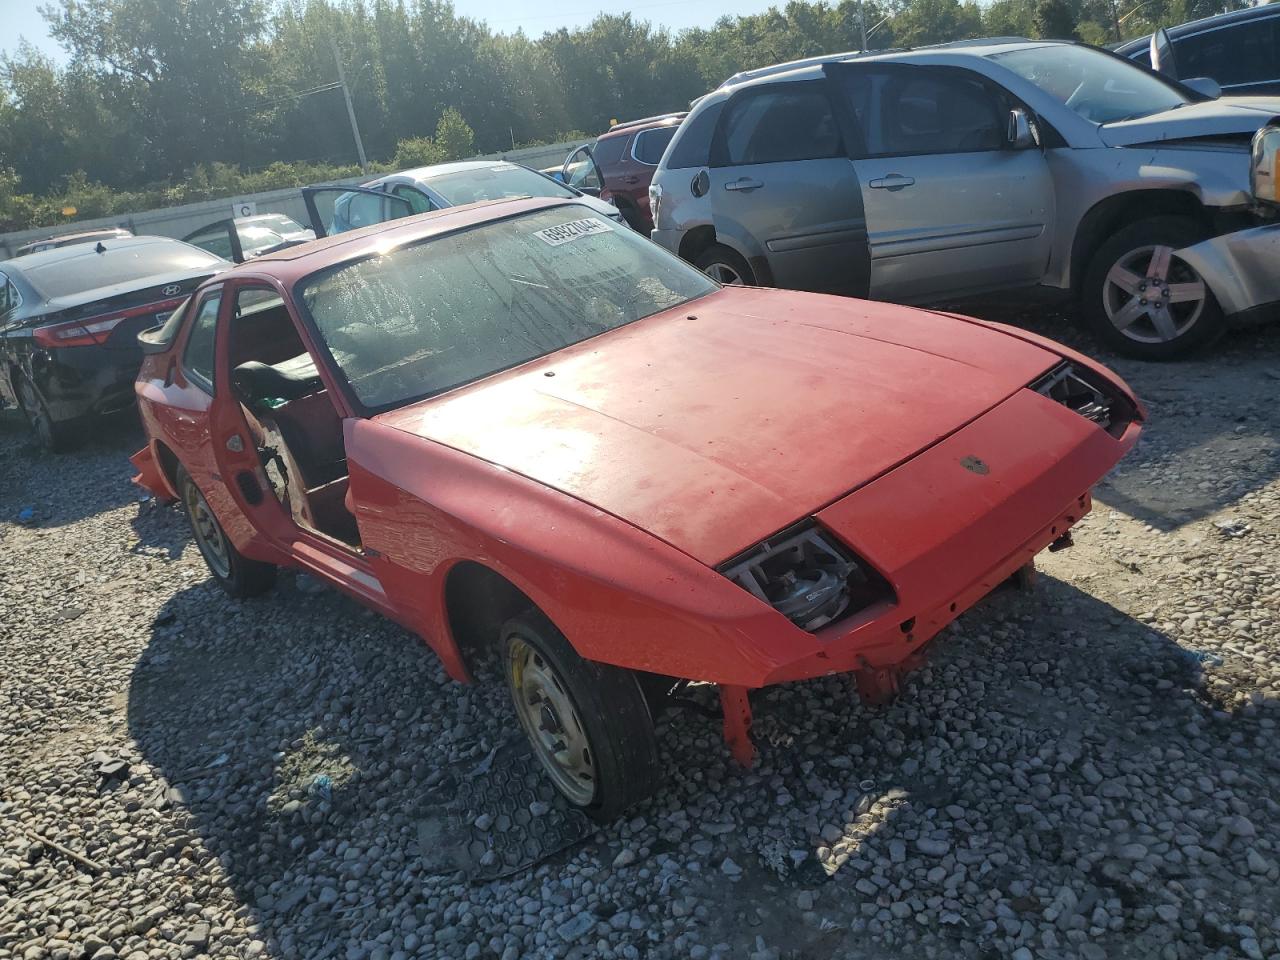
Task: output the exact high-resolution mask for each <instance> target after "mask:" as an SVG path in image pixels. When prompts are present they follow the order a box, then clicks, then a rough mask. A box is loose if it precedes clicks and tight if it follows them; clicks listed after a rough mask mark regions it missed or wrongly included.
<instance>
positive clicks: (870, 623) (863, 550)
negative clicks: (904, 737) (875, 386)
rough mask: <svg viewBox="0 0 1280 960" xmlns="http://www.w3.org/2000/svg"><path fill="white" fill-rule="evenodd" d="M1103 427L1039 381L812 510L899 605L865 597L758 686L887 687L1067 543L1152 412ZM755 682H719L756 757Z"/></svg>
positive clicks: (735, 744)
mask: <svg viewBox="0 0 1280 960" xmlns="http://www.w3.org/2000/svg"><path fill="white" fill-rule="evenodd" d="M1119 393H1120V395H1121V396H1122V397H1123V398H1124V400H1125V401H1126V403H1131V404H1132V406H1131V408H1130V409H1129V411H1128V412H1127V413H1126V414H1124V415H1123V416H1120V417H1119V418H1118V419H1117V420H1115V421H1114V422H1112V423H1111V424H1110V425H1109V427H1108V428H1107V429H1103V428H1101V427H1099V426H1098V425H1096V424H1095V423H1093V422H1091V420H1090V419H1089V418H1088V417H1087V416H1086V414H1085V413H1084V412H1082V411H1078V410H1074V409H1072V408H1069V407H1068V406H1066V405H1064V404H1062V403H1061V402H1059V401H1057V400H1055V399H1054V398H1053V397H1051V396H1050V395H1048V394H1041V393H1039V392H1037V391H1035V390H1032V389H1027V390H1022V391H1019V392H1018V393H1017V394H1015V395H1014V396H1012V397H1010V398H1009V399H1008V400H1006V401H1005V402H1003V403H1002V404H1000V405H999V406H997V407H996V408H995V409H993V410H991V411H989V412H988V413H987V414H985V415H984V416H983V417H981V418H979V419H978V420H976V421H974V422H972V423H970V424H969V425H967V426H965V427H964V428H962V429H961V430H959V431H957V432H956V433H954V434H953V435H951V436H950V437H948V438H946V439H944V440H942V441H941V442H939V443H937V444H936V445H934V446H933V447H931V448H929V449H928V450H926V451H924V452H923V453H921V454H920V455H918V456H916V457H914V458H912V459H911V460H909V461H908V462H906V463H904V464H903V465H901V466H899V467H898V468H896V469H895V470H893V471H891V472H889V473H887V474H885V475H884V476H882V477H880V478H879V479H877V480H874V481H872V482H871V483H869V484H867V485H866V486H864V487H862V488H860V489H858V490H856V491H854V492H853V493H851V494H849V495H848V496H846V497H844V498H842V499H841V500H838V501H836V502H835V503H833V504H831V505H830V506H828V507H826V508H825V509H823V510H821V511H819V512H818V513H817V514H816V519H817V521H818V522H819V523H821V524H822V526H823V527H824V528H825V529H827V530H830V531H831V532H832V533H833V534H834V535H836V536H837V537H839V538H841V540H842V541H844V542H846V543H849V544H850V545H851V546H853V547H855V548H856V552H857V554H858V555H859V556H862V557H866V558H867V559H868V560H869V561H870V562H872V563H873V564H875V565H876V567H877V568H878V569H880V570H882V571H883V572H884V574H885V576H886V577H887V578H888V579H889V580H890V582H891V583H892V585H893V588H894V595H895V598H894V600H893V602H891V603H881V604H877V605H875V606H873V607H869V608H867V609H865V610H863V611H860V612H858V613H856V614H853V615H852V616H849V617H848V618H846V619H844V620H841V621H839V622H837V623H834V624H832V625H830V626H828V627H824V628H822V629H821V630H818V631H816V632H815V633H814V634H812V640H813V642H812V644H811V645H806V646H807V649H805V648H802V647H800V645H799V644H795V643H792V644H790V645H789V646H790V650H789V655H787V656H786V657H784V658H779V660H778V661H775V662H774V663H773V664H772V665H771V667H770V669H769V670H768V672H767V673H765V675H764V676H762V677H761V678H760V680H759V682H758V683H756V684H752V685H750V686H768V685H771V684H776V683H786V682H791V681H795V680H803V679H809V678H814V677H821V676H830V675H835V674H847V675H849V676H851V677H852V678H853V679H854V681H855V683H856V684H857V690H858V693H859V695H860V696H862V697H863V698H864V699H866V700H869V701H871V702H880V701H883V700H885V699H888V698H889V697H891V696H892V695H893V694H894V692H895V691H896V689H897V685H898V680H899V678H900V676H901V675H902V674H903V673H904V672H906V671H908V670H911V669H912V668H914V667H915V666H917V665H919V664H920V663H922V662H923V659H924V651H925V648H926V647H927V646H928V645H929V644H930V641H932V640H933V639H934V638H935V637H936V636H937V635H938V634H939V633H940V632H941V631H942V630H943V629H944V628H945V627H946V626H947V625H948V624H949V623H951V622H952V621H954V620H955V619H956V618H957V617H958V616H960V614H962V613H963V612H964V611H965V610H967V609H969V608H970V607H972V606H973V605H974V604H976V603H977V602H978V601H979V600H981V599H982V598H983V597H985V596H986V595H987V594H989V593H991V592H992V591H993V590H994V589H995V588H996V587H998V586H999V585H1000V584H1001V583H1003V582H1005V581H1006V580H1008V579H1009V578H1011V577H1013V576H1014V575H1015V574H1017V573H1018V572H1019V570H1021V569H1023V568H1025V567H1026V566H1027V565H1028V564H1029V563H1031V562H1032V560H1033V559H1034V557H1035V555H1036V554H1037V553H1039V552H1040V551H1041V550H1044V549H1045V548H1047V547H1050V546H1051V545H1053V544H1055V542H1059V543H1064V544H1065V542H1066V540H1067V537H1068V534H1069V531H1070V530H1071V528H1072V527H1073V526H1074V525H1075V524H1076V523H1077V522H1078V521H1079V520H1080V519H1081V518H1082V517H1084V516H1085V514H1087V513H1088V512H1089V509H1090V507H1091V505H1092V502H1091V499H1090V495H1089V491H1090V489H1091V488H1092V487H1093V485H1094V484H1095V483H1097V482H1098V480H1100V479H1101V478H1102V477H1103V476H1104V475H1105V474H1106V473H1107V472H1108V471H1109V470H1110V469H1111V468H1112V467H1113V466H1114V465H1115V464H1116V463H1117V462H1118V461H1119V460H1120V458H1121V457H1123V456H1124V454H1125V453H1127V452H1128V451H1129V450H1130V449H1131V448H1132V447H1133V446H1134V444H1135V443H1136V442H1137V439H1138V436H1139V434H1140V432H1141V430H1142V421H1143V412H1142V410H1141V408H1140V407H1139V406H1138V405H1137V404H1136V401H1133V400H1132V397H1131V395H1129V394H1128V392H1127V391H1119ZM748 690H749V686H748V685H741V686H738V685H732V684H724V683H721V684H720V697H721V704H722V707H723V711H724V735H725V739H726V741H727V742H728V743H729V746H730V749H731V751H732V753H733V755H734V757H735V758H736V759H737V760H738V761H739V762H741V763H743V764H746V765H750V763H751V760H752V757H753V755H754V748H753V746H752V744H751V737H750V728H751V708H750V703H749V700H748Z"/></svg>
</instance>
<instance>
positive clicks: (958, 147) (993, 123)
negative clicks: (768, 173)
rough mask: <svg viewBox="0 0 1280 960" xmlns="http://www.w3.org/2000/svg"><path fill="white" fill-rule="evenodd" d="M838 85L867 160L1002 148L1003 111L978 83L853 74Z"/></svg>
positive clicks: (910, 74) (949, 76)
mask: <svg viewBox="0 0 1280 960" xmlns="http://www.w3.org/2000/svg"><path fill="white" fill-rule="evenodd" d="M842 86H843V89H844V90H845V94H846V98H847V101H848V103H849V106H850V109H851V112H852V113H853V116H854V120H855V122H856V123H857V125H858V128H859V131H860V133H861V134H862V137H863V141H864V144H865V151H864V154H863V155H865V156H867V157H877V156H927V155H930V154H943V153H974V152H985V151H996V150H1001V149H1003V148H1004V142H1005V125H1006V123H1005V118H1006V111H1005V110H1004V108H1003V105H1002V103H1001V102H1000V99H999V98H998V97H997V96H995V95H994V94H993V93H992V92H991V91H990V90H988V89H987V88H986V87H985V86H983V85H982V83H981V82H980V81H978V80H976V79H970V78H968V77H965V76H963V75H961V74H958V73H957V72H955V71H947V72H942V71H934V70H928V71H924V70H915V69H913V70H910V71H892V72H886V73H882V74H872V73H866V74H863V73H859V74H854V75H852V76H850V77H846V78H845V80H844V82H843V84H842Z"/></svg>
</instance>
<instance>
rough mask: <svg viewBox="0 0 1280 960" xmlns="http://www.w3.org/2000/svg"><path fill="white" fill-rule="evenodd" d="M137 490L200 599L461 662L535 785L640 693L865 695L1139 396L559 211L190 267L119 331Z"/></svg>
mask: <svg viewBox="0 0 1280 960" xmlns="http://www.w3.org/2000/svg"><path fill="white" fill-rule="evenodd" d="M140 339H141V340H142V343H143V346H144V350H145V352H146V359H145V362H144V365H143V367H142V370H141V373H140V375H139V377H138V381H137V393H138V399H139V404H140V407H141V412H142V418H143V421H144V424H145V427H146V431H147V435H148V442H147V446H146V447H145V448H144V449H143V450H141V451H139V452H138V454H136V455H135V457H134V463H135V464H136V465H137V467H138V468H139V470H140V474H139V477H138V482H140V483H141V484H143V485H144V486H146V487H147V488H149V489H150V490H152V491H154V492H155V493H156V494H157V495H159V496H162V497H172V498H176V499H178V500H181V501H182V503H183V504H184V506H185V508H186V511H187V513H188V515H189V517H190V520H191V527H192V531H193V533H194V536H195V541H196V544H197V545H198V547H199V549H200V551H201V553H202V554H203V556H204V558H205V560H206V561H207V562H208V565H209V569H210V571H211V572H212V574H213V576H214V578H215V579H217V580H218V581H219V582H220V583H221V584H222V586H223V587H225V588H226V590H227V591H228V592H229V593H230V594H232V595H233V596H237V597H243V596H248V595H251V594H255V593H259V592H261V591H263V590H266V589H267V588H268V587H269V586H270V585H271V583H272V581H273V579H274V575H275V571H276V569H277V568H278V567H282V566H288V567H295V568H300V569H303V570H306V571H308V572H309V573H311V574H312V575H314V576H316V577H319V578H321V579H322V580H324V581H326V582H328V583H330V584H332V585H333V586H335V587H337V588H339V589H341V590H344V591H346V592H347V593H348V594H350V595H352V596H354V597H355V598H357V599H358V600H360V601H361V602H362V603H364V604H367V605H368V606H370V607H372V608H373V609H375V610H377V611H379V612H380V613H382V614H385V615H386V616H388V617H390V618H392V619H393V620H395V621H397V622H399V623H401V624H403V625H404V626H405V627H407V628H408V629H409V630H411V631H413V632H414V633H416V634H418V635H420V636H421V637H422V638H423V639H424V640H425V641H426V643H427V644H429V645H430V646H431V648H432V649H433V650H435V652H436V653H437V654H438V655H439V657H440V658H441V660H442V661H443V663H444V666H445V668H446V669H447V670H448V672H449V673H450V674H451V675H452V676H453V677H455V678H457V679H458V680H463V681H465V680H468V679H469V678H470V677H471V669H472V666H471V665H472V664H474V663H475V662H476V660H475V658H477V657H482V656H485V655H488V654H496V655H497V657H498V658H499V659H500V662H501V663H502V665H503V668H504V672H505V676H506V679H507V682H508V684H509V686H510V691H511V696H512V699H513V701H514V704H515V712H516V714H517V715H518V717H519V719H520V722H521V724H522V726H523V728H524V730H525V732H526V733H527V735H528V737H529V740H530V741H531V743H532V745H533V748H534V750H535V752H536V753H537V755H538V757H539V758H540V760H541V762H542V764H543V765H544V766H545V768H546V770H547V773H548V775H549V776H550V777H551V778H552V780H553V781H554V783H555V785H556V787H557V788H558V789H559V790H560V791H561V792H562V793H563V794H564V796H565V797H566V798H568V800H569V801H570V802H572V803H573V804H576V805H578V806H579V807H582V808H584V809H585V810H586V811H587V812H588V813H590V814H592V815H593V816H596V817H597V818H608V817H612V816H614V815H616V814H617V813H618V812H619V811H621V810H623V809H624V808H626V807H627V806H628V805H629V804H631V803H633V802H634V801H636V800H637V799H639V798H641V797H643V796H644V795H645V794H647V793H648V792H650V791H651V790H653V789H654V787H655V786H656V784H657V782H658V780H659V769H658V749H657V743H656V739H655V734H654V726H653V716H654V714H655V712H656V711H657V710H658V709H659V708H660V707H661V705H662V703H663V701H664V698H665V697H666V696H668V695H669V694H670V693H672V692H673V691H678V690H679V689H680V688H681V687H682V686H683V685H685V684H687V683H689V682H695V681H700V682H710V683H714V684H717V685H718V687H719V692H720V700H721V704H722V706H723V711H724V732H725V736H726V739H727V740H728V742H729V745H730V748H731V749H732V752H733V755H734V756H735V757H736V758H737V759H739V760H740V761H742V762H744V763H750V762H751V759H752V756H753V748H752V744H751V739H750V726H751V709H750V702H749V697H748V694H749V692H750V691H751V690H753V689H756V688H759V687H763V686H765V685H768V684H775V683H781V682H785V681H791V680H800V679H803V678H807V677H817V676H824V675H828V674H835V673H845V674H850V675H851V676H852V677H853V678H854V679H855V681H856V684H857V687H858V690H859V692H860V693H861V694H862V695H863V696H866V697H868V698H871V699H878V698H883V697H884V696H886V695H888V694H891V693H892V692H893V690H894V689H895V687H896V683H897V677H898V676H899V674H900V673H901V672H902V671H903V670H904V669H907V668H909V667H910V666H911V665H913V664H914V663H916V662H918V660H919V658H920V655H921V652H922V650H923V648H924V647H925V646H926V645H927V644H928V643H929V641H930V639H931V638H933V637H934V636H935V635H936V634H937V633H938V632H939V631H940V630H941V629H942V628H943V627H944V626H945V625H946V624H948V623H949V622H950V621H952V620H953V619H955V617H956V616H957V615H958V614H960V613H961V612H962V611H964V610H965V609H966V608H968V607H970V606H971V605H973V604H974V603H975V602H976V601H978V600H979V599H980V598H981V597H983V596H984V595H985V594H987V593H988V592H990V591H991V590H992V589H993V588H994V587H996V586H997V585H999V584H1000V583H1001V582H1003V581H1005V580H1007V579H1008V578H1010V577H1011V576H1013V575H1014V574H1016V573H1017V572H1018V571H1020V570H1021V569H1023V568H1024V567H1026V565H1027V564H1029V563H1030V562H1031V560H1032V558H1033V557H1034V556H1035V554H1036V553H1037V552H1038V551H1040V550H1042V549H1044V548H1046V547H1049V546H1050V545H1053V544H1055V543H1065V542H1067V539H1066V538H1067V535H1068V531H1069V530H1070V528H1071V526H1072V525H1073V524H1074V523H1076V521H1078V520H1079V519H1080V518H1081V517H1082V516H1084V514H1085V513H1087V512H1088V510H1089V508H1090V495H1089V490H1090V488H1091V486H1092V485H1093V484H1094V483H1096V482H1097V481H1098V480H1099V479H1100V478H1101V477H1102V476H1103V475H1104V474H1105V473H1106V472H1107V471H1108V470H1110V469H1111V467H1112V466H1114V465H1115V463H1116V462H1117V461H1118V460H1119V459H1120V458H1121V457H1122V456H1123V455H1124V454H1125V452H1126V451H1127V450H1128V449H1129V448H1131V447H1132V446H1133V444H1134V443H1135V441H1136V440H1137V437H1138V433H1139V430H1140V429H1141V423H1142V420H1143V417H1144V412H1143V410H1142V408H1141V406H1140V405H1139V404H1138V402H1137V401H1136V400H1135V399H1134V396H1133V394H1132V393H1131V392H1130V391H1129V389H1128V388H1127V387H1126V386H1125V384H1124V383H1123V382H1121V380H1120V379H1119V378H1117V377H1116V376H1115V375H1114V374H1112V373H1110V372H1109V371H1107V370H1106V369H1104V368H1103V367H1101V366H1099V365H1097V364H1095V363H1093V362H1091V361H1089V360H1087V359H1085V358H1084V357H1081V356H1078V355H1077V354H1074V353H1072V352H1071V351H1069V350H1067V349H1066V348H1064V347H1061V346H1058V345H1057V344H1054V343H1051V342H1049V341H1047V340H1042V339H1040V338H1037V337H1035V336H1033V335H1031V334H1028V333H1025V332H1022V331H1020V330H1016V329H1010V328H1004V327H999V326H995V325H991V324H987V323H982V322H980V321H977V320H971V319H966V318H963V317H957V316H950V315H946V314H939V313H934V312H928V311H924V310H917V309H909V308H906V307H899V306H890V305H887V304H879V303H868V302H864V301H859V300H848V299H842V298H837V297H830V296H819V295H814V294H806V293H793V292H789V291H784V290H764V289H752V288H746V287H725V288H723V289H722V288H721V287H719V286H718V285H717V284H716V283H715V282H714V281H712V280H710V279H709V278H708V277H706V276H704V275H703V274H702V273H700V272H699V271H698V270H696V269H695V268H693V267H691V266H689V265H687V264H685V263H683V262H682V261H680V260H679V259H677V258H676V257H674V256H671V255H670V254H668V253H666V252H665V251H664V250H662V249H660V248H658V247H657V246H655V245H653V244H652V243H650V242H649V241H647V240H645V239H643V238H642V237H640V236H639V235H638V234H636V233H635V232H634V231H632V230H628V229H625V228H622V227H619V226H618V225H617V224H614V223H610V222H608V221H606V220H604V219H601V218H600V217H598V216H597V215H596V214H595V213H594V212H593V211H592V210H591V209H590V208H588V207H584V206H582V205H580V204H578V203H576V202H573V201H555V200H547V199H534V200H530V199H522V200H510V201H501V202H497V203H492V204H484V205H474V206H471V207H463V208H453V209H449V210H445V211H439V212H435V213H428V214H424V215H421V216H416V217H412V218H409V219H401V220H397V221H396V222H394V223H381V224H375V225H374V226H371V227H367V228H364V229H361V230H356V231H352V232H348V233H343V234H341V235H339V236H336V237H331V238H329V239H326V240H320V241H316V242H314V243H308V244H304V245H301V246H297V247H293V248H291V249H288V250H282V251H280V252H278V253H273V254H270V255H268V256H264V257H261V258H259V259H257V260H253V261H251V262H249V263H245V264H243V265H241V266H239V267H236V268H235V269H232V270H229V271H227V272H225V273H221V274H219V275H218V276H217V277H214V278H211V279H210V280H208V281H207V282H206V283H204V284H203V285H202V286H201V287H200V288H199V289H198V290H197V291H196V292H195V294H194V295H193V296H192V297H191V299H190V301H189V302H188V303H187V304H186V305H185V306H184V307H183V308H180V309H179V310H178V311H177V312H175V313H174V314H173V316H172V317H171V318H170V319H169V321H168V322H167V323H165V324H164V325H163V326H162V327H158V328H155V329H153V330H150V331H148V332H146V333H144V334H142V335H141V338H140Z"/></svg>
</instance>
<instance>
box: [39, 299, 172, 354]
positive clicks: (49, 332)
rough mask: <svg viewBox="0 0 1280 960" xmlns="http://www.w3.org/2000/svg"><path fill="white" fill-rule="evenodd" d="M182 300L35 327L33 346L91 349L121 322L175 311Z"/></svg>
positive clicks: (161, 301)
mask: <svg viewBox="0 0 1280 960" xmlns="http://www.w3.org/2000/svg"><path fill="white" fill-rule="evenodd" d="M185 299H186V297H174V298H172V299H170V300H158V301H156V302H155V303H144V304H143V305H142V306H140V307H130V308H129V309H128V310H117V311H115V312H113V313H104V314H102V315H101V316H97V317H86V318H85V319H84V320H70V321H68V322H66V323H51V324H49V325H48V326H46V327H36V329H35V332H34V333H33V337H34V338H35V341H36V343H38V344H40V346H42V347H44V348H46V349H48V350H57V349H60V348H62V347H91V346H93V345H94V344H98V343H105V342H106V340H107V337H109V336H111V331H112V330H114V329H115V328H116V327H117V326H118V325H119V324H120V322H121V321H123V320H128V319H129V318H130V317H140V316H142V315H143V314H147V313H162V312H164V311H166V310H176V309H177V308H178V305H179V304H180V303H182V301H183V300H185Z"/></svg>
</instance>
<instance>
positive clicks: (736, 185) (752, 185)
mask: <svg viewBox="0 0 1280 960" xmlns="http://www.w3.org/2000/svg"><path fill="white" fill-rule="evenodd" d="M763 186H764V184H763V183H761V182H760V181H759V180H752V179H751V178H750V177H739V178H738V179H737V180H730V181H729V182H728V183H726V184H725V185H724V188H725V189H726V190H756V189H759V188H760V187H763Z"/></svg>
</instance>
